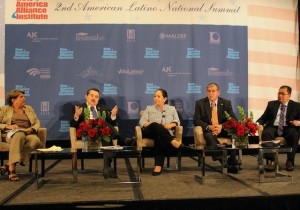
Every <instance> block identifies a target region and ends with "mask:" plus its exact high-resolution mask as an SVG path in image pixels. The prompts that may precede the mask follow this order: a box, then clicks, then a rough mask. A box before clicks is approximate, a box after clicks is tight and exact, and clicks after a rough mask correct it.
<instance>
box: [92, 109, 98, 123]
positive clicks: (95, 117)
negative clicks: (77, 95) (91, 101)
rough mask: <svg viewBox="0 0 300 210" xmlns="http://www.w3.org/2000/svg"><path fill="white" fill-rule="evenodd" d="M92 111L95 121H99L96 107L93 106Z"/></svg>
mask: <svg viewBox="0 0 300 210" xmlns="http://www.w3.org/2000/svg"><path fill="white" fill-rule="evenodd" d="M91 111H92V114H93V118H94V120H97V119H98V114H97V111H96V109H95V107H94V106H91Z"/></svg>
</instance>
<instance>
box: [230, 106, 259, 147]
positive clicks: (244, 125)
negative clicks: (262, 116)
mask: <svg viewBox="0 0 300 210" xmlns="http://www.w3.org/2000/svg"><path fill="white" fill-rule="evenodd" d="M237 109H238V112H239V115H240V119H239V120H235V119H234V118H232V117H231V116H230V115H229V114H228V113H227V112H226V111H225V115H226V117H227V119H228V121H227V122H226V123H225V124H224V130H226V131H227V132H228V135H229V136H231V137H232V138H233V139H235V140H236V141H237V143H246V144H247V143H248V136H249V135H251V136H255V135H256V131H257V125H256V124H255V123H254V122H253V113H252V112H251V111H250V117H247V116H246V114H245V110H244V108H243V107H241V106H237Z"/></svg>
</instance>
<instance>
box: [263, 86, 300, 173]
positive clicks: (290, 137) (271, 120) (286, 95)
mask: <svg viewBox="0 0 300 210" xmlns="http://www.w3.org/2000/svg"><path fill="white" fill-rule="evenodd" d="M291 94H292V88H291V87H289V86H287V85H283V86H281V87H280V88H279V91H278V93H277V95H278V100H274V101H269V102H268V105H267V108H266V110H265V111H264V113H263V114H262V116H261V117H260V118H259V119H258V120H257V123H258V124H261V125H263V126H264V130H263V133H262V141H271V140H274V139H275V138H276V137H278V136H282V137H284V138H285V140H286V143H287V146H289V147H291V148H292V152H291V153H287V161H286V167H285V169H286V170H287V171H292V170H294V160H295V155H296V152H297V146H298V140H299V133H300V127H299V126H300V103H298V102H295V101H293V100H290V98H291ZM281 111H282V120H280V115H281ZM280 121H281V122H282V125H283V128H282V129H280V127H281V126H280ZM266 158H267V159H268V160H270V163H269V165H267V166H266V167H265V169H266V170H267V171H274V170H275V168H276V163H275V162H274V155H271V154H268V156H267V157H266Z"/></svg>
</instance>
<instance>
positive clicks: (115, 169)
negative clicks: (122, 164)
mask: <svg viewBox="0 0 300 210" xmlns="http://www.w3.org/2000/svg"><path fill="white" fill-rule="evenodd" d="M114 172H115V173H117V158H116V157H114Z"/></svg>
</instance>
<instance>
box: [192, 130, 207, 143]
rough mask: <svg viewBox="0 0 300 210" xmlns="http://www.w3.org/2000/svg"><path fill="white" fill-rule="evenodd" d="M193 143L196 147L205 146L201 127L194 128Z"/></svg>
mask: <svg viewBox="0 0 300 210" xmlns="http://www.w3.org/2000/svg"><path fill="white" fill-rule="evenodd" d="M194 142H195V145H196V146H204V145H206V143H205V140H204V136H203V130H202V127H201V126H195V127H194Z"/></svg>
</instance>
